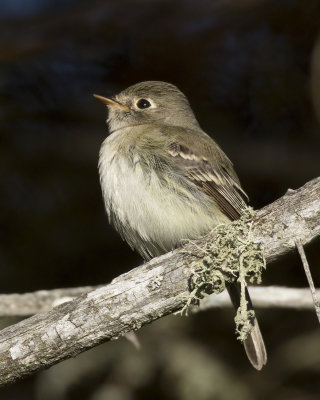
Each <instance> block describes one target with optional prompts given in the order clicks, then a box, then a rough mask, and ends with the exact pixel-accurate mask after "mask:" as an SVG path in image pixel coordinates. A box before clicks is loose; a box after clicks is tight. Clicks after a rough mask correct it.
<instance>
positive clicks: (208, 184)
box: [168, 142, 248, 220]
mask: <svg viewBox="0 0 320 400" xmlns="http://www.w3.org/2000/svg"><path fill="white" fill-rule="evenodd" d="M219 150H220V149H219ZM168 153H169V155H170V157H172V161H173V162H174V163H176V164H177V165H179V167H180V168H181V169H182V170H183V174H184V176H185V177H187V178H188V179H189V180H190V181H192V182H193V183H194V184H195V185H196V186H197V187H198V188H200V189H201V190H202V191H203V192H204V193H206V194H207V195H208V196H210V197H212V198H213V199H214V201H215V202H216V203H217V205H218V206H219V208H220V209H221V211H222V212H223V213H224V214H226V215H227V216H228V217H229V218H230V219H231V220H235V219H238V218H239V217H240V216H241V215H242V214H243V212H244V210H245V209H246V207H247V202H248V196H247V195H246V193H245V192H244V191H243V190H242V188H241V186H240V183H239V181H238V179H237V176H236V174H235V173H234V172H233V169H232V164H231V162H230V161H229V160H228V159H227V157H226V156H225V162H228V163H229V164H230V165H228V167H227V166H224V163H219V162H212V161H211V162H210V160H209V159H208V158H205V157H203V156H199V155H197V154H195V152H194V151H193V150H192V149H190V148H188V147H186V146H183V145H181V144H178V143H176V142H171V143H170V145H169V147H168ZM221 154H222V155H223V156H224V153H222V151H221ZM229 171H231V173H230V172H229ZM232 175H233V176H232Z"/></svg>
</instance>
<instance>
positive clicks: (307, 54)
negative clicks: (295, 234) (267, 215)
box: [0, 0, 320, 400]
mask: <svg viewBox="0 0 320 400" xmlns="http://www.w3.org/2000/svg"><path fill="white" fill-rule="evenodd" d="M319 20H320V2H319V1H318V0H309V1H302V0H300V1H297V0H282V1H278V0H277V1H276V0H265V1H264V0H243V1H236V0H210V1H209V0H208V1H196V0H193V1H192V0H186V1H179V0H176V1H164V0H132V1H129V0H118V1H113V0H112V1H108V0H91V1H88V0H82V1H80V0H69V1H66V0H64V1H62V0H32V1H31V0H29V1H23V0H20V1H19V0H1V1H0V61H1V65H0V119H1V122H0V123H1V125H0V140H1V142H0V143H1V153H0V163H1V164H0V165H1V176H0V179H1V182H0V185H1V186H0V190H1V196H0V291H1V292H2V293H11V292H25V291H34V290H39V289H51V288H56V287H69V286H80V285H81V286H82V285H94V284H101V283H107V282H108V281H110V280H111V279H112V278H114V277H115V276H117V275H119V274H121V273H123V272H125V271H127V270H128V269H130V268H132V267H134V266H137V265H139V263H141V259H140V258H139V256H138V255H136V254H135V253H133V252H132V251H131V250H130V249H129V248H128V246H127V245H126V244H125V243H123V242H122V241H121V239H120V238H119V236H118V235H117V234H116V233H115V231H114V230H113V229H112V228H110V227H109V225H108V222H107V218H106V216H105V213H104V209H103V203H102V199H101V193H100V186H99V180H98V172H97V160H98V152H99V147H100V144H101V142H102V141H103V139H104V138H105V136H106V134H107V130H106V126H105V123H104V121H105V119H106V111H105V108H104V107H103V106H102V104H101V103H99V102H97V101H96V100H94V99H93V97H92V94H93V93H98V94H101V95H111V94H115V93H117V92H119V91H121V90H122V89H124V88H126V87H127V86H129V85H131V84H133V83H136V82H138V81H142V80H149V79H153V80H154V79H156V80H164V81H169V82H172V83H174V84H176V85H177V86H178V87H179V88H180V89H181V90H182V91H183V92H184V93H185V94H186V95H187V96H188V98H189V99H190V102H191V105H192V107H193V109H194V111H195V113H196V115H197V117H198V119H199V121H200V124H201V126H202V127H203V129H205V130H206V131H207V132H208V133H210V134H211V135H212V136H213V137H214V138H215V139H216V140H217V142H218V143H219V144H220V145H221V146H222V148H223V149H224V150H225V152H226V153H227V154H228V155H229V157H230V158H231V159H232V160H233V162H234V165H235V168H236V170H237V172H238V174H239V176H240V179H241V182H242V185H243V187H244V188H245V189H246V191H247V192H248V194H249V196H250V198H251V204H252V205H253V206H254V207H255V208H260V207H262V206H264V205H266V204H268V203H270V202H272V201H273V200H275V199H276V198H278V197H280V196H281V195H283V194H284V193H285V191H286V190H287V189H288V188H297V187H299V186H301V185H303V184H304V183H306V182H307V181H308V180H310V179H312V178H314V177H316V176H318V175H319V166H320V155H319V149H320V129H319V120H320V36H319V35H320V26H319ZM317 118H318V119H317ZM319 251H320V245H319V241H317V242H314V243H313V244H311V245H310V246H308V248H307V255H308V258H309V262H310V264H311V267H313V271H314V272H313V273H314V278H315V281H316V284H318V285H319V284H320V273H319V269H317V267H318V265H319ZM264 284H266V285H270V284H276V285H287V286H297V287H304V286H306V278H305V277H304V274H303V272H302V267H301V262H300V261H299V258H298V257H297V255H295V254H293V255H291V256H288V257H286V258H285V259H282V260H280V261H279V262H277V263H276V264H274V265H271V266H270V268H268V270H267V272H266V273H265V274H264ZM258 315H259V320H260V325H261V328H262V331H263V332H264V336H265V341H266V344H267V348H268V355H269V362H268V365H267V366H266V367H265V369H263V371H262V372H260V373H258V372H256V371H254V370H253V369H252V368H251V366H250V365H249V363H248V362H247V360H246V357H245V355H244V352H243V350H242V348H241V346H240V345H239V344H238V343H237V341H236V339H235V337H234V335H233V330H234V325H233V312H232V311H231V309H230V310H229V309H225V310H214V311H211V312H203V313H200V314H197V315H196V316H191V317H189V318H180V317H173V316H171V317H166V318H163V319H162V320H160V321H157V322H155V323H153V324H152V325H150V326H148V327H146V328H144V329H142V330H141V331H140V332H139V334H138V335H139V338H140V341H141V344H142V350H141V351H139V352H138V351H136V350H135V349H134V348H133V346H132V345H131V344H130V343H128V342H126V341H125V340H123V339H121V340H119V341H118V342H112V343H106V344H104V345H102V346H99V347H98V348H96V349H93V350H91V351H88V352H87V353H84V354H82V355H81V356H79V357H77V358H75V359H72V360H69V361H66V362H64V363H61V364H59V365H57V366H55V367H53V368H51V369H49V370H48V371H45V372H42V373H40V374H37V375H36V376H33V377H31V378H28V379H25V380H23V381H21V382H19V383H17V384H15V385H11V386H9V387H7V388H5V389H2V390H1V391H0V399H1V400H2V399H38V400H39V399H41V400H42V399H49V400H50V399H52V400H64V399H68V400H69V399H79V398H81V399H92V400H104V399H111V400H131V399H150V398H154V399H164V400H166V399H169V400H172V399H179V400H189V399H190V400H191V399H192V400H193V399H197V400H198V399H199V400H211V399H222V400H225V399H234V398H237V399H240V400H241V399H244V400H250V399H289V398H290V399H291V400H300V399H303V400H313V399H318V398H319V394H320V334H319V326H318V324H317V320H316V317H315V315H314V313H313V312H311V311H293V310H274V309H269V310H258ZM5 323H9V322H8V321H6V322H4V321H3V323H2V326H4V325H5Z"/></svg>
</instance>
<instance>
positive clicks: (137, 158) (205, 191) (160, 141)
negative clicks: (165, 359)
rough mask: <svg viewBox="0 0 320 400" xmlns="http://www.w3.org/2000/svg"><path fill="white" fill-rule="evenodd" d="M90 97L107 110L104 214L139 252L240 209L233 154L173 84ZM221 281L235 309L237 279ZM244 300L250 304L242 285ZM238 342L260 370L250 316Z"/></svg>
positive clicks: (203, 229) (152, 252)
mask: <svg viewBox="0 0 320 400" xmlns="http://www.w3.org/2000/svg"><path fill="white" fill-rule="evenodd" d="M94 97H95V98H96V99H98V100H100V101H102V103H104V104H105V105H106V107H107V111H108V113H107V114H108V117H107V120H106V123H107V126H108V130H109V135H108V136H107V138H106V139H105V140H104V141H103V143H102V145H101V149H100V153H99V164H98V168H99V175H100V183H101V188H102V195H103V199H104V204H105V208H106V212H107V215H108V218H109V222H110V223H111V225H113V226H114V227H115V229H116V230H117V231H118V232H119V234H120V235H121V237H122V238H123V239H124V240H125V241H126V242H127V243H128V244H129V245H130V247H131V248H133V249H134V250H136V251H137V252H138V253H139V254H140V255H141V256H142V257H143V259H144V260H150V259H151V258H153V257H157V256H160V255H162V254H165V253H167V252H169V251H171V250H173V249H174V248H176V247H177V246H179V244H180V243H181V242H182V241H183V240H185V239H190V240H193V239H197V238H199V237H201V236H203V235H205V234H207V233H208V232H210V231H211V230H212V229H213V228H214V227H216V226H217V225H219V224H228V223H230V222H232V221H234V220H236V219H238V218H240V217H241V216H242V215H243V214H244V212H245V210H246V209H247V204H248V197H247V194H246V193H245V191H244V190H243V189H242V187H241V184H240V181H239V178H238V176H237V174H236V172H235V171H234V168H233V164H232V162H231V161H230V160H229V158H228V157H227V156H226V155H225V153H224V152H223V151H222V149H221V148H220V147H219V145H218V144H217V143H216V142H215V141H214V140H213V139H212V138H211V136H209V135H208V134H207V133H206V132H204V131H203V130H202V129H201V127H200V125H199V122H198V120H197V119H196V117H195V115H194V113H193V110H192V108H191V106H190V103H189V101H188V99H187V97H186V96H185V95H184V94H183V93H182V92H181V91H180V90H179V89H178V88H177V87H176V86H175V85H173V84H171V83H167V82H162V81H145V82H139V83H136V84H134V85H132V86H129V87H128V88H126V89H125V90H123V91H121V92H120V93H118V94H116V95H114V96H111V97H104V96H101V95H97V94H94ZM227 289H228V292H229V295H230V298H231V300H232V303H233V305H234V307H235V308H236V309H237V308H238V307H239V305H240V284H239V283H233V284H231V285H229V286H228V287H227ZM246 300H247V301H248V307H249V309H253V306H252V303H251V299H250V296H249V292H248V290H247V289H246ZM243 344H244V347H245V350H246V353H247V356H248V358H249V360H250V362H251V364H252V365H253V367H254V368H256V369H257V370H261V369H262V367H263V366H264V365H265V364H266V362H267V353H266V349H265V345H264V341H263V338H262V334H261V331H260V328H259V325H258V321H257V319H256V318H254V319H253V320H252V328H251V331H250V333H249V334H248V337H247V339H245V341H244V342H243Z"/></svg>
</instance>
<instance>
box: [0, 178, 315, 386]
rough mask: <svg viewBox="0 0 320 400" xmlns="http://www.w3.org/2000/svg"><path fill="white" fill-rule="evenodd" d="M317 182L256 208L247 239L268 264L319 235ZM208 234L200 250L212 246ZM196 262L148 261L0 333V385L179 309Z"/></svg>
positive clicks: (180, 257) (175, 257)
mask: <svg viewBox="0 0 320 400" xmlns="http://www.w3.org/2000/svg"><path fill="white" fill-rule="evenodd" d="M319 221H320V178H317V179H314V180H313V181H311V182H309V183H307V184H306V185H304V186H303V187H302V188H300V189H298V190H296V191H292V190H289V191H288V192H287V194H286V195H285V196H283V197H282V198H280V199H279V200H277V201H275V202H274V203H272V204H270V205H268V206H267V207H264V208H263V209H261V210H259V211H258V212H257V213H256V215H255V216H254V221H253V227H252V237H253V238H254V240H255V241H258V242H260V243H261V245H262V248H263V252H264V255H265V258H266V260H267V262H270V261H272V260H274V259H276V258H278V257H280V256H281V255H283V254H285V253H287V252H289V251H292V250H293V249H294V248H295V240H297V239H299V240H300V241H301V243H302V244H307V243H308V242H310V241H311V240H312V239H314V238H315V237H317V236H319V235H320V223H319ZM214 236H215V235H214V233H210V234H209V235H207V236H206V237H204V238H203V239H201V240H199V241H197V244H198V245H199V246H201V245H203V244H204V243H206V242H207V241H212V240H215V238H214ZM195 260H198V258H197V256H196V255H195V254H194V245H193V244H189V245H187V246H185V247H183V248H182V249H177V250H175V251H173V252H170V253H168V254H165V255H163V256H161V257H158V258H155V259H153V260H151V261H150V262H148V263H146V264H144V265H141V266H140V267H138V268H135V269H133V270H131V271H130V272H128V273H126V274H123V275H121V276H119V277H117V278H116V279H114V280H113V281H112V282H111V284H109V285H107V286H103V287H101V288H98V289H96V290H94V291H92V292H89V293H87V294H84V295H82V296H80V297H77V298H76V299H75V300H73V301H70V302H66V303H63V304H61V305H59V306H57V307H55V308H54V309H52V310H51V311H49V312H46V313H41V314H37V315H35V316H33V317H31V318H29V319H26V320H24V321H22V322H20V323H18V324H16V325H13V326H10V327H8V328H5V329H4V330H2V331H1V332H0V384H2V385H3V384H5V383H8V382H13V381H15V380H16V379H18V378H20V377H22V376H25V375H27V374H30V373H32V372H35V371H38V370H40V369H43V368H46V367H49V366H50V365H53V364H55V363H57V362H59V361H61V360H63V359H66V358H69V357H74V356H75V355H77V354H79V353H80V352H82V351H85V350H86V349H89V348H91V347H93V346H95V345H97V344H99V343H102V342H104V341H107V340H110V339H117V338H119V337H120V336H122V335H123V334H125V333H126V332H129V331H132V330H137V329H139V328H140V327H141V326H143V325H145V324H147V323H150V322H152V321H154V320H155V319H158V318H160V317H162V316H164V315H167V314H170V313H172V312H174V311H176V310H179V309H180V308H181V307H182V306H183V305H184V304H185V302H186V300H187V298H188V296H189V290H188V277H189V276H190V273H191V265H192V262H193V261H195Z"/></svg>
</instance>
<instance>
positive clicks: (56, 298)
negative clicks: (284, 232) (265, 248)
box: [0, 285, 320, 318]
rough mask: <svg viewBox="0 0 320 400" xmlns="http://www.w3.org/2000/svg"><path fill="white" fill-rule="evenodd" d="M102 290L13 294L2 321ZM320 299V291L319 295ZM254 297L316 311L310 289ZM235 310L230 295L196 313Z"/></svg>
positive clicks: (258, 303) (1, 310)
mask: <svg viewBox="0 0 320 400" xmlns="http://www.w3.org/2000/svg"><path fill="white" fill-rule="evenodd" d="M100 287H101V285H99V286H83V287H77V288H63V289H52V290H38V291H36V292H33V293H23V294H18V293H12V294H2V295H0V318H3V317H28V316H31V315H34V314H38V313H41V312H46V311H50V310H52V308H53V307H56V306H58V305H59V304H62V303H65V302H67V301H71V300H74V299H75V298H76V297H78V296H80V295H82V294H85V293H88V292H90V291H92V290H96V289H98V288H100ZM316 293H317V295H318V296H319V297H320V290H317V291H316ZM250 297H251V299H252V301H253V302H254V306H255V308H259V307H261V308H294V309H297V310H299V309H301V310H307V309H310V310H311V309H313V306H314V305H313V301H312V296H311V294H310V290H309V289H304V288H289V287H285V286H266V287H264V286H251V287H250ZM229 306H230V307H231V306H232V304H231V301H230V297H229V295H228V293H227V292H225V291H224V292H222V293H220V294H218V295H216V294H212V295H210V296H207V297H205V298H204V299H203V300H202V301H201V304H200V306H199V307H194V308H192V311H193V312H197V311H199V310H206V309H208V308H217V307H229Z"/></svg>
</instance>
